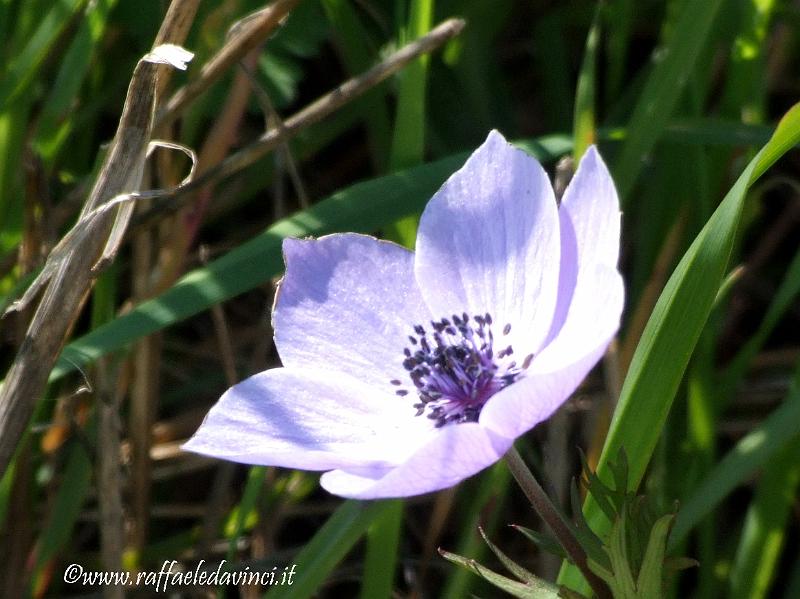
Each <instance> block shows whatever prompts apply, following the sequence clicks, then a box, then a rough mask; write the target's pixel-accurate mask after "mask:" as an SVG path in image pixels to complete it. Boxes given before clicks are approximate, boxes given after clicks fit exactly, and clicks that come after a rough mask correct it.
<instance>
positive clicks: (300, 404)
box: [184, 131, 624, 499]
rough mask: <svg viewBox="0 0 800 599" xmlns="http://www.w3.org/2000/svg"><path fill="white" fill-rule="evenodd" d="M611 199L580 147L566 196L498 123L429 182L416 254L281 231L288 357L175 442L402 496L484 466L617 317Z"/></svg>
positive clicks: (279, 314)
mask: <svg viewBox="0 0 800 599" xmlns="http://www.w3.org/2000/svg"><path fill="white" fill-rule="evenodd" d="M619 238H620V214H619V201H618V199H617V194H616V191H615V189H614V184H613V182H612V180H611V177H610V176H609V173H608V170H607V169H606V166H605V165H604V163H603V161H602V160H601V158H600V156H599V155H598V153H597V151H596V150H595V149H594V148H590V149H589V150H588V151H587V152H586V155H585V156H584V158H583V160H582V161H581V163H580V165H579V168H578V170H577V172H576V174H575V176H574V178H573V179H572V181H571V183H570V185H569V187H568V188H567V189H566V191H565V193H564V196H563V201H562V202H561V204H560V206H559V205H558V204H557V203H556V198H555V196H554V193H553V189H552V187H551V185H550V182H549V180H548V178H547V174H546V173H545V171H544V169H542V167H541V166H540V165H539V163H538V162H536V160H534V159H533V158H531V157H530V156H528V155H527V154H526V153H525V152H523V151H521V150H519V149H516V148H514V147H513V146H511V145H510V144H509V143H507V142H506V141H505V139H503V137H502V135H500V134H499V133H497V132H496V131H493V132H491V133H490V134H489V137H488V138H487V140H486V141H485V142H484V144H483V145H482V146H481V147H479V148H478V149H477V150H476V151H475V152H474V153H473V154H472V156H470V158H469V159H468V160H467V162H466V164H464V166H463V167H462V168H461V169H460V170H459V171H457V172H456V173H454V174H453V175H452V176H451V177H450V178H449V179H448V180H447V181H446V182H445V183H444V185H443V186H442V187H441V189H439V191H437V192H436V194H435V195H434V196H433V198H432V199H431V200H430V202H429V203H428V205H427V207H426V208H425V210H424V212H423V214H422V218H421V220H420V224H419V232H418V234H417V242H416V251H415V252H411V251H409V250H407V249H404V248H402V247H400V246H398V245H395V244H393V243H389V242H385V241H380V240H377V239H375V238H373V237H369V236H365V235H357V234H352V233H344V234H335V235H327V236H325V237H321V238H319V239H302V240H300V239H286V240H285V241H284V242H283V254H284V258H285V261H286V275H285V276H284V278H283V280H282V282H281V284H280V287H279V289H278V293H277V297H276V301H275V306H274V308H273V315H272V316H273V323H274V330H275V344H276V347H277V349H278V353H279V355H280V358H281V362H282V363H283V367H282V368H274V369H271V370H267V371H265V372H261V373H259V374H256V375H255V376H252V377H250V378H248V379H246V380H245V381H243V382H241V383H239V384H237V385H235V386H234V387H232V388H231V389H229V390H228V391H227V392H226V393H225V394H224V395H223V396H222V397H221V398H220V400H219V402H218V403H217V404H216V405H215V406H214V407H213V408H212V409H211V411H210V412H209V414H208V416H207V417H206V419H205V421H204V422H203V424H202V425H201V426H200V429H199V430H198V431H197V433H196V434H195V435H194V436H193V437H192V438H191V439H190V440H189V441H188V442H187V443H186V445H184V447H185V449H187V450H190V451H193V452H197V453H202V454H206V455H210V456H216V457H219V458H223V459H226V460H233V461H236V462H244V463H248V464H263V465H272V466H284V467H288V468H299V469H305V470H321V471H326V472H325V473H324V474H323V475H322V477H321V481H320V482H321V484H322V486H323V487H324V488H325V489H327V490H328V491H329V492H331V493H334V494H336V495H342V496H345V497H354V498H361V499H372V498H379V497H403V496H410V495H417V494H421V493H427V492H430V491H436V490H438V489H443V488H446V487H450V486H452V485H455V484H456V483H458V482H460V481H462V480H464V479H465V478H467V477H469V476H471V475H473V474H475V473H476V472H478V471H480V470H482V469H484V468H486V467H487V466H489V465H491V464H493V463H494V462H495V461H497V460H498V459H499V458H501V457H502V456H503V455H504V454H505V453H506V452H507V451H508V450H509V449H510V448H511V447H512V444H513V442H514V440H515V439H516V438H517V437H519V436H520V435H522V434H523V433H525V432H526V431H528V430H530V429H531V428H533V427H534V426H535V425H536V424H538V423H540V422H542V421H543V420H545V419H547V418H548V417H549V416H550V415H551V414H553V412H554V411H555V410H556V409H557V408H558V407H559V406H560V405H561V404H563V403H564V402H565V401H566V399H567V398H568V397H569V396H570V395H571V394H572V392H573V391H574V390H575V389H576V387H577V386H578V384H579V383H580V382H581V380H582V379H583V378H584V377H585V376H586V374H587V373H588V372H589V370H591V368H592V367H593V366H594V365H595V363H596V362H597V361H598V360H599V359H600V357H601V356H602V355H603V352H604V351H605V349H606V346H607V345H608V343H609V341H610V340H611V338H612V337H613V336H614V334H615V333H616V331H617V329H618V327H619V320H620V314H621V311H622V305H623V295H624V290H623V283H622V278H621V276H620V274H619V272H618V271H617V259H618V253H619Z"/></svg>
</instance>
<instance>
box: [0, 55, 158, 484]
mask: <svg viewBox="0 0 800 599" xmlns="http://www.w3.org/2000/svg"><path fill="white" fill-rule="evenodd" d="M151 60H155V59H154V58H153V57H152V56H148V57H147V58H146V59H144V60H141V61H140V62H139V63H138V64H137V66H136V68H135V69H134V73H133V77H132V79H131V83H130V85H129V87H128V95H127V98H126V100H125V106H124V108H123V111H122V117H121V118H120V123H119V127H118V128H117V132H116V135H115V137H114V142H113V144H112V146H111V149H110V150H109V152H108V155H107V156H106V159H105V161H104V163H103V167H102V168H101V170H100V174H99V175H98V178H97V180H96V182H95V184H94V187H93V188H92V191H91V192H90V194H89V197H88V199H87V201H86V203H85V205H84V208H83V211H82V212H81V219H80V224H79V225H78V226H77V227H76V228H73V230H71V231H70V233H68V234H67V236H66V237H65V238H64V239H62V241H61V243H59V244H58V245H57V246H56V248H55V249H54V250H53V252H51V255H50V257H49V258H48V261H47V264H46V265H45V268H44V270H43V272H42V274H41V275H40V278H39V279H37V281H35V282H34V284H33V285H32V286H31V289H30V292H29V293H26V296H25V297H23V305H24V304H25V303H26V302H29V301H30V300H31V299H32V297H33V296H34V294H35V293H36V292H37V291H38V290H39V289H41V288H44V287H45V286H46V289H45V291H44V294H43V296H42V299H41V301H40V303H39V305H38V307H37V309H36V312H35V314H34V316H33V318H32V320H31V323H30V325H29V326H28V329H27V333H26V335H25V338H24V339H23V341H22V344H21V346H20V349H19V351H18V353H17V355H16V358H15V359H14V362H13V364H12V365H11V369H10V370H9V372H8V374H7V376H6V378H5V381H4V383H3V387H2V389H0V475H2V474H3V473H4V472H5V470H6V468H7V467H8V464H9V462H10V460H11V457H12V455H13V453H14V449H15V448H16V446H17V443H18V442H19V439H20V437H21V436H22V433H23V432H24V430H25V427H26V426H27V424H28V421H29V420H30V417H31V415H32V413H33V409H34V406H35V404H36V401H37V400H38V398H39V397H40V396H41V394H42V392H43V390H44V387H45V385H46V383H47V378H48V375H49V374H50V370H51V369H52V367H53V364H54V363H55V360H56V358H57V357H58V355H59V353H60V352H61V348H62V346H63V345H64V342H65V340H66V338H67V336H68V334H69V331H70V329H71V328H72V325H73V323H74V321H75V319H76V318H77V316H78V314H79V313H80V310H81V307H82V306H83V302H84V300H85V298H86V296H87V294H88V292H89V290H90V289H91V287H92V284H93V283H94V279H95V277H96V276H97V270H96V268H95V267H96V266H97V263H98V261H99V260H100V259H101V258H106V259H107V258H109V257H110V255H113V250H114V248H115V244H118V242H119V241H120V240H121V236H122V233H123V231H124V226H123V225H124V224H126V222H125V221H126V220H127V219H126V218H125V216H126V214H128V213H129V211H128V208H129V207H132V206H133V204H132V202H128V203H127V204H125V203H122V202H119V201H118V198H119V196H121V195H122V194H124V193H126V192H135V191H137V190H138V188H139V185H140V181H141V176H142V171H143V169H144V162H145V159H146V155H147V149H148V144H149V142H150V134H151V131H152V126H153V116H154V107H155V83H156V80H157V78H158V76H159V73H160V72H161V71H162V70H163V68H164V67H163V66H160V65H159V64H157V63H156V62H151ZM109 198H111V202H109ZM107 202H108V203H109V204H111V206H110V207H109V209H104V208H105V207H106V203H107ZM112 202H113V204H112Z"/></svg>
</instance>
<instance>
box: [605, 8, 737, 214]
mask: <svg viewBox="0 0 800 599" xmlns="http://www.w3.org/2000/svg"><path fill="white" fill-rule="evenodd" d="M721 4H722V0H705V1H704V2H694V1H691V2H685V3H683V5H682V12H681V14H680V16H679V17H678V20H677V22H676V23H675V25H674V29H673V31H672V34H671V36H670V38H669V41H668V42H667V43H666V45H665V46H664V47H663V48H661V49H659V50H656V52H655V53H654V56H653V62H654V64H653V69H652V71H651V72H650V75H649V77H648V79H647V83H646V84H645V87H644V89H643V90H642V93H641V94H640V96H639V99H638V101H637V103H636V108H635V109H634V111H633V115H632V116H631V118H630V120H629V121H628V138H627V139H626V140H625V144H624V145H623V146H622V151H621V152H620V155H619V158H618V159H617V161H616V162H615V163H614V166H615V168H614V169H613V173H614V181H615V183H616V184H617V189H618V190H619V194H620V198H621V199H622V203H623V206H625V205H626V203H627V201H626V200H627V197H628V196H629V194H630V192H631V190H632V189H633V186H634V184H635V183H636V178H637V177H638V175H639V172H640V171H641V168H642V165H643V164H644V159H645V158H646V156H647V155H648V154H649V152H650V150H652V148H653V146H654V145H655V143H656V142H657V141H658V139H659V137H660V136H661V134H662V133H663V131H664V128H665V127H666V125H667V122H668V121H669V118H670V117H671V116H672V112H673V110H674V108H675V106H676V104H677V102H678V99H679V98H680V94H681V92H682V91H683V89H684V87H685V85H686V81H687V80H688V77H689V75H690V73H691V72H692V69H693V68H694V65H695V62H696V61H697V58H698V56H699V55H700V52H701V50H702V49H703V46H704V45H705V43H706V42H707V39H708V35H709V31H710V30H711V25H712V23H713V22H714V17H715V15H716V14H717V10H718V9H719V7H720V5H721Z"/></svg>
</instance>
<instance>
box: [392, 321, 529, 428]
mask: <svg viewBox="0 0 800 599" xmlns="http://www.w3.org/2000/svg"><path fill="white" fill-rule="evenodd" d="M431 327H432V331H430V332H429V331H427V330H426V329H425V328H424V327H423V326H422V325H419V324H418V325H415V326H414V332H415V333H416V336H415V335H409V337H408V340H409V341H410V342H411V345H410V346H409V347H406V348H405V349H404V350H403V353H404V354H405V359H404V360H403V367H404V368H405V369H406V370H407V371H408V373H409V377H410V378H411V382H412V383H413V384H414V387H415V391H416V393H417V395H418V396H419V400H420V401H419V402H418V403H415V404H414V407H415V408H416V409H417V414H416V415H417V416H420V415H421V414H423V413H426V412H427V415H428V418H430V419H432V420H435V421H436V426H437V427H442V426H444V425H445V424H450V423H460V422H477V421H478V416H479V415H480V412H481V409H482V408H483V406H484V404H485V403H486V402H487V401H488V400H489V398H490V397H491V396H492V395H494V394H495V393H497V392H498V391H500V390H501V389H504V388H505V387H508V386H509V385H511V384H512V383H514V382H515V381H517V380H518V379H519V378H521V377H522V376H524V370H525V369H527V368H528V366H530V363H531V361H532V360H533V354H529V355H528V356H526V357H525V359H524V360H523V361H522V364H521V365H517V362H516V361H515V360H514V359H513V355H514V349H513V348H512V347H511V345H505V344H503V345H504V347H503V349H501V350H500V351H498V352H497V353H495V350H494V343H495V339H494V334H493V333H492V317H491V315H490V314H488V313H487V314H483V315H476V316H473V317H472V318H470V317H469V316H468V315H467V314H466V312H465V313H464V314H462V315H461V316H458V315H455V314H454V315H453V317H452V319H447V318H442V319H441V320H439V321H431ZM510 332H511V325H510V324H506V325H505V326H504V327H503V337H505V336H506V335H508V334H509V333H510ZM391 383H392V384H393V385H395V386H401V385H402V382H401V381H399V380H397V379H394V380H392V381H391ZM395 393H397V395H399V396H400V397H405V396H406V395H408V394H409V391H408V390H406V389H403V388H400V389H398V390H397V391H395Z"/></svg>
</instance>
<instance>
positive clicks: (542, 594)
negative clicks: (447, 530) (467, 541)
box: [439, 549, 559, 599]
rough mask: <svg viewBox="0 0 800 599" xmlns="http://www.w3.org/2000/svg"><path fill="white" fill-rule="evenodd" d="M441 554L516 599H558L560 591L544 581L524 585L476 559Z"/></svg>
mask: <svg viewBox="0 0 800 599" xmlns="http://www.w3.org/2000/svg"><path fill="white" fill-rule="evenodd" d="M439 553H440V554H441V556H442V557H443V558H444V559H446V560H447V561H449V562H452V563H454V564H456V565H459V566H461V567H462V568H465V569H467V570H470V571H471V572H474V573H475V574H477V575H478V576H480V577H481V578H483V579H484V580H485V581H486V582H489V583H491V584H493V585H494V586H496V587H497V588H498V589H500V590H502V591H505V592H506V593H508V594H509V595H512V596H514V597H519V598H520V599H558V596H559V595H558V589H557V588H556V587H555V586H553V585H551V584H550V583H548V582H546V581H544V580H541V579H538V582H537V583H530V584H524V583H522V582H517V581H516V580H511V579H510V578H506V577H505V576H503V575H502V574H498V573H497V572H494V571H492V570H490V569H489V568H487V567H485V566H483V565H481V564H479V563H478V562H476V561H475V560H474V559H469V558H466V557H462V556H460V555H456V554H455V553H450V552H449V551H444V550H443V549H440V550H439Z"/></svg>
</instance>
